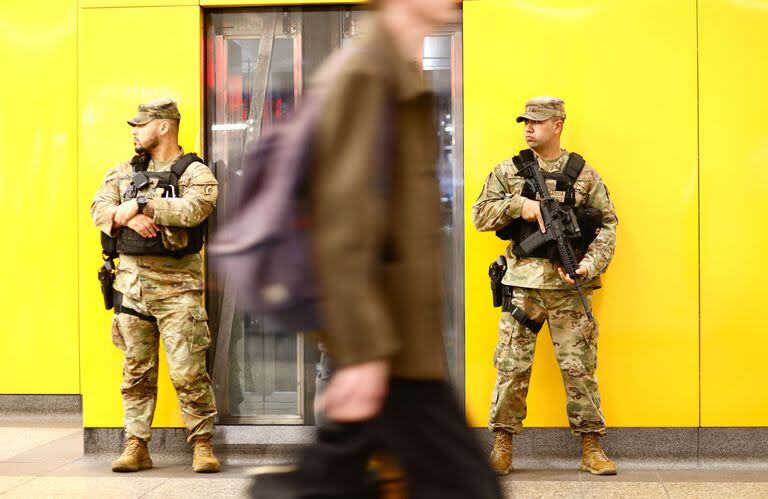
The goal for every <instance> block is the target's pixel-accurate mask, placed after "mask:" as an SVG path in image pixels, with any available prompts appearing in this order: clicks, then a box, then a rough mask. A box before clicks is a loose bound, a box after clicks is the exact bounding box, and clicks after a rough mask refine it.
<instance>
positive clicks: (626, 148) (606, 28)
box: [464, 0, 698, 427]
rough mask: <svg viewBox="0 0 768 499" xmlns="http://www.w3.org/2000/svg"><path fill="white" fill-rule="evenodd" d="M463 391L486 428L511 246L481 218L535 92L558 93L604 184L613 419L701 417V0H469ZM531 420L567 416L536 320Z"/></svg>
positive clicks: (603, 350)
mask: <svg viewBox="0 0 768 499" xmlns="http://www.w3.org/2000/svg"><path fill="white" fill-rule="evenodd" d="M464 43H465V45H464V102H465V105H464V106H465V172H466V177H465V186H466V192H465V198H466V200H467V201H466V226H467V232H466V313H467V318H466V327H467V329H466V334H467V337H466V400H467V413H468V417H469V420H470V422H471V424H472V425H474V426H485V425H486V424H487V415H488V407H489V402H490V396H491V389H492V387H493V384H494V380H495V371H494V368H493V363H492V356H493V352H494V345H495V342H496V337H497V321H498V318H499V311H498V310H494V309H493V308H492V307H491V298H490V294H489V293H490V292H489V290H488V277H487V268H488V264H489V263H490V262H491V261H492V260H493V259H494V258H495V257H496V256H498V255H499V254H500V253H501V252H502V251H503V248H504V244H503V243H502V242H501V241H499V240H498V239H496V238H495V237H494V235H493V234H492V233H490V234H489V233H486V234H479V233H477V232H476V231H475V230H474V228H473V225H472V220H471V205H472V203H473V202H474V201H475V199H476V197H477V195H478V194H479V192H480V189H481V187H482V185H483V182H484V180H485V177H486V176H487V175H488V173H489V172H490V171H491V169H492V168H493V167H494V166H495V165H496V164H497V163H498V162H499V161H501V160H503V159H506V158H508V157H510V156H512V155H513V154H515V153H516V152H517V151H518V150H520V149H522V148H523V147H525V143H524V141H523V140H522V130H521V125H518V124H516V123H515V116H516V115H517V114H519V113H520V111H521V110H522V109H523V105H524V103H525V101H526V99H528V98H529V97H532V96H536V95H557V96H560V97H562V98H563V99H565V102H566V111H567V113H568V120H567V121H566V125H565V134H564V146H565V147H566V148H568V149H569V150H572V151H577V152H579V153H581V154H582V155H583V156H584V157H585V158H586V159H587V161H588V162H589V163H590V164H592V165H593V166H594V167H595V168H596V169H597V170H598V171H599V172H600V174H601V175H602V177H603V179H604V180H605V182H606V184H607V185H608V187H609V189H610V192H611V195H612V198H613V200H614V203H615V205H616V209H617V212H618V217H619V221H620V223H619V234H618V244H617V251H616V257H615V258H614V261H613V264H612V265H611V267H610V269H609V271H608V273H607V274H606V276H605V278H604V285H605V287H604V289H602V290H600V291H597V292H596V295H595V311H596V315H597V318H598V320H599V321H600V325H601V337H600V353H599V359H600V362H599V369H598V376H599V380H600V388H601V392H602V399H603V408H604V410H605V415H606V418H607V421H608V425H609V426H644V427H648V426H697V425H698V282H697V281H698V276H697V272H698V262H697V243H698V241H697V208H698V206H697V196H698V193H697V161H696V147H697V142H696V139H697V137H696V127H697V117H696V111H697V109H696V91H695V89H696V6H695V1H694V0H687V1H680V2H665V1H662V0H648V1H644V2H636V1H629V0H622V1H618V0H543V1H536V2H533V1H525V0H483V1H467V2H464ZM540 336H541V338H540V339H539V342H538V345H537V349H538V352H537V354H536V361H535V367H534V372H533V379H532V383H531V391H530V395H529V397H528V399H529V417H528V419H527V421H526V424H527V425H529V426H566V425H567V419H566V416H565V395H564V390H563V387H562V380H561V375H560V372H559V369H558V367H557V365H556V362H555V359H554V353H553V348H552V344H551V340H550V338H549V334H548V333H547V332H546V329H545V330H542V332H541V334H540Z"/></svg>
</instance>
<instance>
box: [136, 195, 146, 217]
mask: <svg viewBox="0 0 768 499" xmlns="http://www.w3.org/2000/svg"><path fill="white" fill-rule="evenodd" d="M147 202H148V201H147V198H146V197H144V196H136V204H137V205H139V213H143V212H144V207H145V206H147Z"/></svg>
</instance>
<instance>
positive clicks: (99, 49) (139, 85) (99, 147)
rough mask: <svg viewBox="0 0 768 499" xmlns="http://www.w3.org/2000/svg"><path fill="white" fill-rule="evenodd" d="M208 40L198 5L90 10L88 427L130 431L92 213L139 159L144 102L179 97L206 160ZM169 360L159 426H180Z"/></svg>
mask: <svg viewBox="0 0 768 499" xmlns="http://www.w3.org/2000/svg"><path fill="white" fill-rule="evenodd" d="M91 3H93V2H91ZM102 3H103V2H102ZM187 3H189V2H187ZM201 34H202V26H201V12H200V8H199V7H198V6H196V5H191V6H179V7H146V8H145V7H141V8H98V9H90V8H83V9H80V18H79V58H80V64H79V85H78V87H79V88H78V91H79V105H80V139H79V164H78V166H79V175H80V185H79V193H78V210H79V211H78V213H79V226H80V316H81V332H80V335H81V355H82V379H83V383H82V389H83V416H84V423H85V426H87V427H94V426H105V427H114V426H120V425H121V420H122V403H121V397H120V381H121V365H122V357H123V356H122V353H121V352H120V351H119V350H118V349H117V348H116V347H115V346H113V345H112V343H111V338H110V319H111V315H112V313H111V312H107V311H105V310H104V309H103V305H102V299H101V295H100V292H99V286H98V282H97V281H96V272H97V270H98V268H99V265H100V264H101V258H100V253H101V251H100V247H99V233H98V231H97V229H96V228H95V227H94V225H93V222H92V221H91V218H90V215H89V211H88V209H89V206H90V203H91V200H92V199H93V195H94V193H95V191H96V189H97V188H98V186H99V184H100V181H101V179H102V177H103V176H104V174H105V173H106V171H107V170H108V169H109V168H111V167H112V166H114V165H116V164H118V163H120V162H122V161H126V160H129V159H130V158H131V157H132V156H133V154H134V152H133V144H132V140H131V129H130V127H129V126H128V125H127V124H126V119H127V118H130V117H131V116H132V115H133V114H134V113H135V111H136V106H137V104H139V103H140V102H144V101H147V100H150V99H154V98H159V97H171V98H174V99H176V100H177V101H178V103H179V109H180V111H181V115H182V120H181V136H180V142H181V145H182V146H183V147H184V148H185V150H186V151H188V152H190V151H197V152H200V148H201V130H200V123H201V114H202V67H201V60H202V58H201ZM161 359H162V360H161V370H160V384H159V394H158V398H159V400H158V406H157V410H156V413H155V425H156V426H180V425H181V416H180V413H179V409H178V405H177V402H176V394H175V392H174V390H173V387H172V386H171V383H170V379H169V377H168V370H167V365H166V364H165V354H164V353H161Z"/></svg>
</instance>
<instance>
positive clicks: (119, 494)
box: [3, 476, 168, 499]
mask: <svg viewBox="0 0 768 499" xmlns="http://www.w3.org/2000/svg"><path fill="white" fill-rule="evenodd" d="M167 480H168V478H141V477H138V476H126V477H115V478H112V477H110V478H106V477H60V476H57V477H49V476H46V477H38V478H35V479H34V480H31V481H29V482H27V483H25V484H23V485H21V486H19V487H16V488H14V489H13V490H10V491H9V492H6V495H5V496H3V498H4V499H5V498H6V497H8V498H25V499H26V498H29V497H87V498H102V497H103V498H107V497H109V498H126V499H135V498H137V497H141V496H143V495H145V494H147V493H148V492H150V491H151V490H152V489H155V488H156V487H158V486H160V485H162V484H163V483H164V482H165V481H167Z"/></svg>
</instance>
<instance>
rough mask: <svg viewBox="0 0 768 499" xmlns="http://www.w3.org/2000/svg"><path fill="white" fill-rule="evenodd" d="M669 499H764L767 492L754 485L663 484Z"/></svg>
mask: <svg viewBox="0 0 768 499" xmlns="http://www.w3.org/2000/svg"><path fill="white" fill-rule="evenodd" d="M664 487H665V488H666V489H667V492H669V497H670V498H671V499H688V498H691V499H694V498H695V499H708V498H711V499H735V498H738V499H764V498H765V497H766V494H768V490H767V489H766V488H764V487H761V485H759V484H756V483H735V482H734V483H686V482H677V483H665V484H664Z"/></svg>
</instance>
